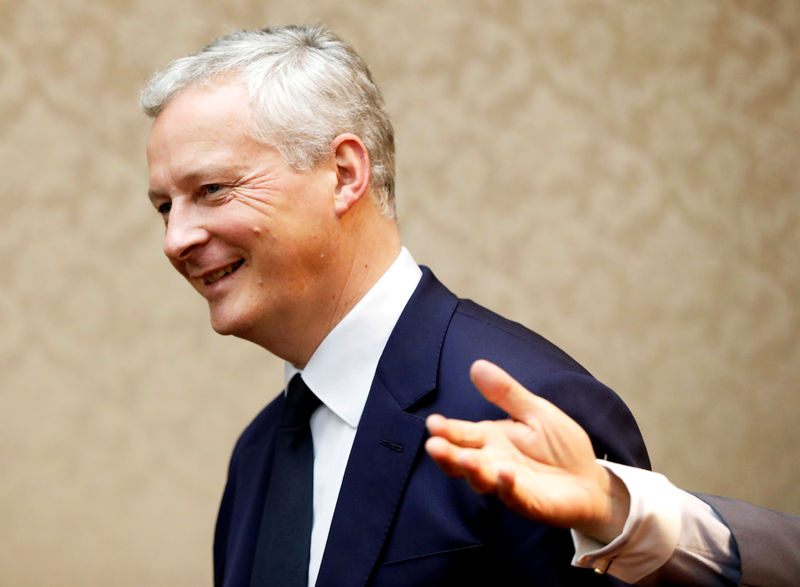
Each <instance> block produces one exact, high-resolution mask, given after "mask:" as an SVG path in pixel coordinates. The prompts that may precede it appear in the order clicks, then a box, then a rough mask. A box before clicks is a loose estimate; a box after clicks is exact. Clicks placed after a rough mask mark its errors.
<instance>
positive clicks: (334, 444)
mask: <svg viewBox="0 0 800 587" xmlns="http://www.w3.org/2000/svg"><path fill="white" fill-rule="evenodd" d="M421 277H422V271H421V270H420V268H419V267H418V266H417V264H416V262H415V261H414V259H413V257H412V256H411V253H409V252H408V250H407V249H406V248H405V247H403V249H402V250H401V252H400V254H399V255H398V257H397V259H395V261H394V263H392V265H391V267H389V269H388V270H387V271H386V273H384V274H383V276H382V277H381V278H380V279H379V280H378V281H377V283H375V285H374V286H373V287H372V289H370V290H369V291H368V292H367V294H366V295H365V296H364V297H363V298H361V300H360V301H359V302H358V303H357V304H356V305H355V307H353V309H352V310H350V312H349V313H348V314H347V315H346V316H345V317H344V318H342V320H341V321H340V322H339V323H338V324H337V325H336V326H335V327H334V329H333V330H331V331H330V332H329V333H328V335H327V336H326V337H325V339H324V340H323V341H322V343H320V345H319V347H317V350H316V351H314V354H313V355H312V356H311V359H309V361H308V364H307V365H306V367H305V369H303V370H302V372H301V373H302V377H303V381H305V382H306V385H308V387H309V388H310V389H311V391H313V392H314V394H315V395H316V396H317V397H318V398H319V399H320V400H321V401H322V405H321V406H320V407H319V408H318V409H317V410H316V411H315V412H314V414H313V415H312V416H311V422H310V423H311V436H312V438H313V441H314V509H313V525H312V529H311V551H310V561H309V566H308V584H309V586H313V585H314V584H315V583H316V581H317V574H318V573H319V567H320V563H321V562H322V553H323V552H324V550H325V543H326V541H327V539H328V531H329V530H330V527H331V520H332V519H333V511H334V509H335V508H336V500H337V498H338V496H339V488H340V487H341V485H342V479H343V478H344V471H345V467H346V466H347V459H348V457H349V456H350V449H351V448H352V447H353V441H354V440H355V437H356V430H357V428H358V422H359V420H360V419H361V413H362V412H363V410H364V404H366V402H367V396H368V395H369V390H370V387H371V386H372V379H373V377H374V375H375V370H376V369H377V367H378V361H379V360H380V358H381V355H382V354H383V348H384V347H385V346H386V342H387V341H388V340H389V335H390V334H391V333H392V330H394V327H395V324H396V323H397V320H398V319H399V318H400V314H401V313H402V312H403V309H404V308H405V306H406V303H407V302H408V300H409V298H410V297H411V294H412V293H414V290H415V289H416V287H417V284H418V283H419V280H420V278H421ZM298 371H299V370H298V369H297V368H296V367H294V366H293V365H291V364H290V363H286V367H285V375H286V383H287V385H288V382H289V380H290V379H291V378H292V376H293V375H294V374H295V373H297V372H298Z"/></svg>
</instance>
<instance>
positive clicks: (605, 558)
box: [572, 460, 741, 587]
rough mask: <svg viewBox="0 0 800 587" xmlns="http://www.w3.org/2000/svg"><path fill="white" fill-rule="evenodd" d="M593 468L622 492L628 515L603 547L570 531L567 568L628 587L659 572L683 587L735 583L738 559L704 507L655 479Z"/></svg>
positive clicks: (622, 469)
mask: <svg viewBox="0 0 800 587" xmlns="http://www.w3.org/2000/svg"><path fill="white" fill-rule="evenodd" d="M597 462H598V463H600V464H601V465H603V466H604V467H606V468H607V469H609V470H610V471H611V473H612V474H614V475H616V476H617V477H618V478H619V479H620V480H622V482H623V483H624V484H625V486H626V487H627V489H628V493H629V494H630V498H631V505H630V512H629V514H628V519H627V520H626V522H625V527H624V528H623V530H622V533H621V534H620V535H619V536H617V537H616V538H615V539H614V540H612V541H611V542H609V543H608V544H606V545H604V544H602V543H600V542H598V541H596V540H594V539H592V538H590V537H588V536H584V535H582V534H580V533H578V532H575V531H574V530H573V531H572V540H573V543H574V544H575V557H574V558H573V559H572V564H573V565H575V566H579V567H588V568H594V569H595V570H596V571H597V572H605V573H608V574H609V575H613V576H615V577H617V578H618V579H622V580H623V581H626V582H628V583H638V582H640V581H642V580H643V579H646V578H647V577H648V575H650V574H651V573H653V572H655V571H657V570H659V569H661V570H662V571H667V574H668V575H669V576H670V577H671V578H680V579H681V581H682V582H685V584H687V585H704V586H709V587H713V586H714V585H729V584H730V582H733V583H738V579H739V576H740V575H741V570H740V566H741V564H740V559H739V553H738V552H736V550H735V548H734V549H732V548H731V531H730V529H729V528H728V526H726V525H725V523H724V522H723V521H722V519H721V518H720V517H719V516H718V515H717V513H716V512H715V511H714V510H713V508H711V506H710V505H708V504H707V503H706V502H704V501H702V500H701V499H699V498H697V497H695V496H694V495H692V494H690V493H687V492H686V491H683V490H681V489H678V488H677V487H675V486H674V485H673V484H672V483H670V482H669V480H668V479H667V478H666V477H664V476H663V475H661V474H659V473H654V472H652V471H647V470H644V469H637V468H635V467H628V466H626V465H620V464H618V463H611V462H608V461H602V460H598V461H597ZM662 567H663V568H662Z"/></svg>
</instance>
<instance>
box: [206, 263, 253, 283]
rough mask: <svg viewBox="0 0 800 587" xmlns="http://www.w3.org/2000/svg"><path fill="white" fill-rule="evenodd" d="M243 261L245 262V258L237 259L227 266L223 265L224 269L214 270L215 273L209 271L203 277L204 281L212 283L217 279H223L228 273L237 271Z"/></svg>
mask: <svg viewBox="0 0 800 587" xmlns="http://www.w3.org/2000/svg"><path fill="white" fill-rule="evenodd" d="M242 263H244V260H239V261H236V262H235V263H231V264H230V265H228V266H227V267H223V268H222V269H218V270H216V271H214V273H209V274H208V275H206V276H205V278H204V279H203V282H204V283H205V284H206V285H211V284H212V283H214V282H215V281H219V280H220V279H222V278H223V277H225V276H226V275H229V274H231V273H233V272H234V271H236V270H237V269H238V268H239V267H241V266H242Z"/></svg>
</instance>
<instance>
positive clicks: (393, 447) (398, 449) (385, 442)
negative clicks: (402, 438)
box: [381, 440, 403, 452]
mask: <svg viewBox="0 0 800 587" xmlns="http://www.w3.org/2000/svg"><path fill="white" fill-rule="evenodd" d="M381 446H385V447H386V448H388V449H389V450H393V451H394V452H403V445H402V444H395V443H394V442H389V441H388V440H381Z"/></svg>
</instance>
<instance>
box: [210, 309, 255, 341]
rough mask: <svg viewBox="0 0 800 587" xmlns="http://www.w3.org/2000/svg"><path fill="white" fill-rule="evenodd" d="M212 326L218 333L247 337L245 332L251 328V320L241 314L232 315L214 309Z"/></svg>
mask: <svg viewBox="0 0 800 587" xmlns="http://www.w3.org/2000/svg"><path fill="white" fill-rule="evenodd" d="M211 328H213V329H214V332H216V333H217V334H222V335H225V336H229V335H230V336H238V337H241V338H247V337H246V336H245V333H246V332H248V331H249V330H250V321H249V320H246V319H245V317H244V316H241V315H233V316H231V315H226V314H220V313H217V312H214V311H212V312H211Z"/></svg>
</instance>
